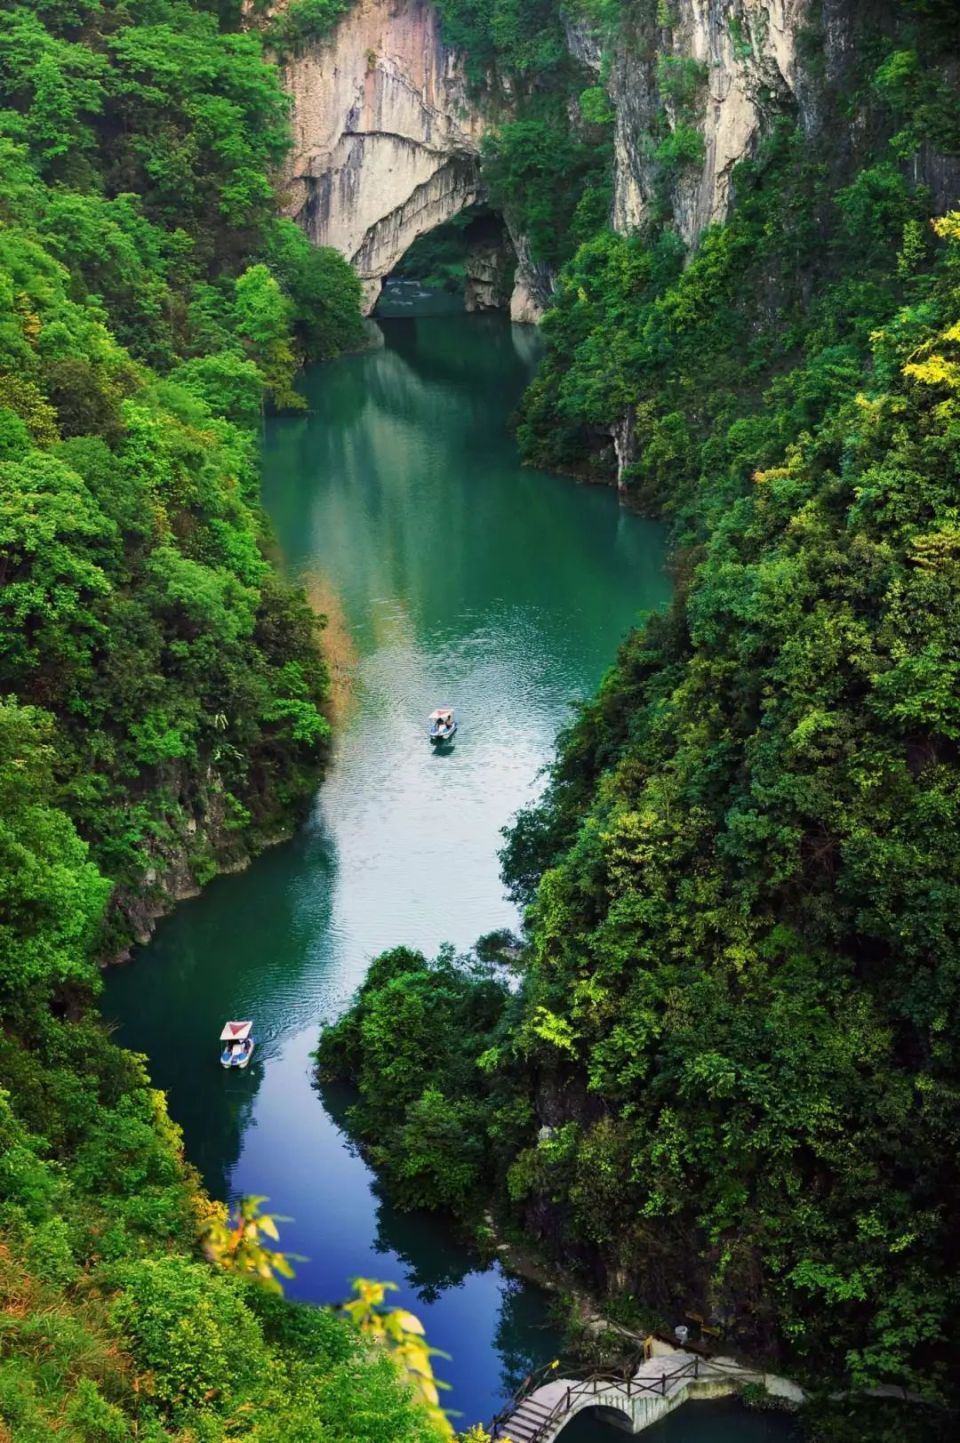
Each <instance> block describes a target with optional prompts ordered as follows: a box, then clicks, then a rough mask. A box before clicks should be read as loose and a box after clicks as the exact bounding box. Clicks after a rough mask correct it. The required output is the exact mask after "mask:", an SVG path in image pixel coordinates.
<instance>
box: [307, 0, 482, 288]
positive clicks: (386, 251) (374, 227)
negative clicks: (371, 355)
mask: <svg viewBox="0 0 960 1443" xmlns="http://www.w3.org/2000/svg"><path fill="white" fill-rule="evenodd" d="M284 79H285V84H286V88H287V90H288V92H289V94H290V96H291V97H292V100H293V115H292V124H293V135H294V148H293V152H292V154H291V157H290V161H289V163H288V167H287V176H286V181H287V189H288V193H289V202H288V210H289V213H290V214H291V215H292V216H293V217H294V218H295V219H296V220H297V221H298V223H299V224H300V225H301V226H302V227H303V229H304V230H305V231H306V233H307V235H309V236H310V238H311V240H313V241H314V242H315V243H316V244H317V245H330V246H334V247H335V248H336V249H337V250H339V251H340V252H341V253H342V254H343V255H345V256H347V257H348V259H349V260H350V261H351V262H352V264H353V265H354V266H355V267H356V269H357V271H358V273H359V275H360V277H361V279H362V281H363V284H364V289H365V294H366V309H367V310H368V311H369V310H371V309H372V308H373V305H374V304H375V302H376V299H377V296H378V295H379V293H380V288H381V284H382V282H383V279H384V277H385V276H386V275H388V274H389V272H390V271H391V270H392V269H393V267H394V266H395V265H396V263H397V261H398V260H399V259H400V257H401V256H402V255H403V253H404V252H405V251H406V250H407V249H408V247H409V246H410V245H411V244H412V242H413V241H414V240H415V239H416V238H417V236H419V235H422V234H423V233H424V232H426V231H429V230H432V229H433V228H434V227H436V226H438V225H442V224H443V222H444V221H447V220H450V219H451V218H452V217H453V216H455V215H457V214H458V213H459V212H460V211H461V210H463V209H464V208H465V207H466V206H469V205H472V204H473V203H474V202H475V201H476V200H477V199H478V198H479V196H480V166H479V140H480V136H481V134H482V133H483V119H482V117H481V115H480V114H479V112H478V110H477V109H476V108H475V106H474V105H473V104H472V103H471V101H470V99H469V98H468V95H467V88H466V84H465V80H464V75H463V69H462V66H461V63H460V61H459V59H458V57H457V56H456V55H455V54H454V53H453V52H452V51H450V50H448V49H447V47H446V46H445V45H444V44H443V42H442V40H441V38H440V32H439V20H438V17H437V13H436V11H435V10H434V8H433V6H432V5H431V4H430V3H429V0H401V3H399V4H396V3H391V0H359V3H358V4H357V5H356V6H354V8H353V9H351V10H350V11H349V12H348V13H347V15H346V16H345V17H344V19H343V20H342V21H341V23H340V24H339V25H338V27H337V29H336V31H335V32H334V34H333V36H332V37H331V39H330V40H329V41H327V42H324V43H319V44H316V45H313V46H311V47H309V48H308V49H307V50H306V51H305V53H304V54H302V55H299V56H294V57H292V58H291V59H290V60H289V61H288V62H287V64H286V66H285V72H284Z"/></svg>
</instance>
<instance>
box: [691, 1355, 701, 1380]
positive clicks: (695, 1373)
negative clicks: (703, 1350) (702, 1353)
mask: <svg viewBox="0 0 960 1443" xmlns="http://www.w3.org/2000/svg"><path fill="white" fill-rule="evenodd" d="M693 1376H694V1377H695V1378H699V1377H700V1359H699V1358H694V1360H693Z"/></svg>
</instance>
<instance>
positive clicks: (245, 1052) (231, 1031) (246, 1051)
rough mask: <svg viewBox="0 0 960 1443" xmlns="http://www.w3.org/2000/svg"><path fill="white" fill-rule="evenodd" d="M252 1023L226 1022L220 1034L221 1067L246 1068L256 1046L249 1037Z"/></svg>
mask: <svg viewBox="0 0 960 1443" xmlns="http://www.w3.org/2000/svg"><path fill="white" fill-rule="evenodd" d="M252 1027H253V1023H252V1022H226V1023H224V1027H223V1031H222V1032H221V1033H220V1041H221V1042H222V1043H223V1048H222V1050H221V1052H220V1066H221V1067H246V1066H247V1064H248V1062H249V1061H250V1059H251V1057H252V1056H253V1049H254V1047H255V1046H256V1043H255V1041H254V1039H253V1038H252V1037H251V1035H250V1030H251V1028H252Z"/></svg>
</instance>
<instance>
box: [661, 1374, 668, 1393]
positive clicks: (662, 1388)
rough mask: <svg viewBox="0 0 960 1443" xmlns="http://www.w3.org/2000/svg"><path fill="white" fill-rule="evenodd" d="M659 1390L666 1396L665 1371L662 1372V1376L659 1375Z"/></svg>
mask: <svg viewBox="0 0 960 1443" xmlns="http://www.w3.org/2000/svg"><path fill="white" fill-rule="evenodd" d="M660 1392H661V1393H662V1394H663V1396H664V1397H666V1396H667V1375H666V1373H664V1374H662V1376H661V1378H660Z"/></svg>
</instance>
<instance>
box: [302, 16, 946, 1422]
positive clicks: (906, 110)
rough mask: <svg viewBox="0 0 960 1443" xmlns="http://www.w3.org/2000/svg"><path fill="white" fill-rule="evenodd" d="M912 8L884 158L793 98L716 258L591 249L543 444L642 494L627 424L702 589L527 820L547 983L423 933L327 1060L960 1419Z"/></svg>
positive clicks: (399, 1130) (621, 1263)
mask: <svg viewBox="0 0 960 1443" xmlns="http://www.w3.org/2000/svg"><path fill="white" fill-rule="evenodd" d="M663 9H664V12H665V13H666V12H667V11H668V10H669V7H663ZM658 13H659V12H658ZM882 19H883V16H881V15H880V12H879V11H878V12H877V14H876V15H872V16H871V18H870V25H873V27H874V28H872V29H871V28H869V26H868V27H867V28H866V29H865V30H864V32H863V45H862V47H861V49H860V50H859V52H858V54H857V55H856V56H855V57H854V58H853V61H852V68H851V69H850V70H849V71H848V73H847V74H846V75H845V76H844V87H845V88H843V89H842V91H841V92H839V93H838V92H834V93H833V94H832V95H831V96H830V97H829V103H830V104H832V105H835V106H836V107H837V112H836V115H837V120H836V123H837V126H840V125H841V120H840V115H841V114H842V115H843V121H842V124H843V126H844V127H848V128H849V129H850V132H851V133H852V134H853V135H854V136H855V137H856V138H857V140H856V144H853V145H850V146H847V147H845V148H844V152H843V154H842V155H840V154H838V153H837V151H836V149H835V148H833V142H834V131H833V130H832V129H831V127H830V126H827V127H825V128H824V129H823V131H822V137H823V138H822V139H821V140H820V141H819V142H818V143H816V144H814V143H812V142H811V141H810V139H809V138H808V137H806V136H804V134H803V133H802V132H801V131H800V129H799V128H798V125H797V122H796V120H795V118H794V117H791V116H790V115H784V114H780V115H779V116H776V117H773V118H772V119H771V123H770V126H769V130H768V134H767V136H766V139H765V141H764V143H763V145H762V147H761V149H760V152H759V153H758V154H757V156H756V157H755V158H754V159H753V160H751V161H749V162H748V163H745V164H744V165H742V166H741V167H740V169H739V170H738V171H737V173H736V174H735V177H734V189H735V201H736V203H735V208H734V211H733V214H732V217H731V219H730V221H729V222H728V223H727V224H725V225H722V226H715V227H712V228H711V229H710V230H708V232H707V233H706V235H705V236H704V237H703V239H702V241H701V243H700V245H699V248H698V249H697V251H696V253H695V254H694V255H693V256H692V257H690V256H687V255H686V254H685V252H684V247H683V245H682V243H681V241H680V239H679V237H678V235H677V233H676V230H675V228H674V227H673V226H672V225H671V223H670V218H669V213H668V212H667V211H665V210H663V209H658V207H656V206H654V207H653V208H652V210H651V218H650V225H649V227H648V229H647V230H645V231H643V232H641V233H638V234H634V235H630V236H621V235H614V234H612V233H610V232H608V231H606V230H602V231H600V232H598V234H596V235H595V236H594V237H593V238H591V239H590V240H588V241H587V242H586V243H585V244H583V245H582V246H581V247H580V249H579V250H578V252H577V254H576V256H575V257H574V258H573V259H572V260H571V261H570V262H569V263H568V265H567V266H566V267H565V269H564V270H563V271H562V272H561V275H560V281H559V290H558V296H557V304H556V306H555V308H554V309H553V310H552V311H551V312H550V313H549V314H548V316H547V318H546V320H545V322H544V333H545V335H546V338H547V356H546V361H545V364H544V366H543V368H542V370H541V373H540V375H539V377H538V379H537V380H536V382H535V383H534V386H533V387H532V389H531V391H530V392H529V393H528V396H527V398H526V399H525V402H524V405H523V408H522V414H521V421H520V436H521V441H522V444H523V446H524V448H525V450H526V453H527V455H528V456H529V457H530V458H531V459H535V460H538V461H540V462H545V463H546V464H549V465H551V466H555V467H558V468H560V467H562V468H564V469H573V470H577V471H580V472H581V473H584V474H587V475H590V476H592V477H595V478H604V477H608V478H609V477H611V476H612V470H613V463H614V457H613V450H612V446H611V442H610V432H611V428H614V427H616V428H618V430H619V432H620V436H621V443H622V453H623V454H624V455H625V456H626V459H627V463H628V465H627V469H626V472H625V475H624V478H623V479H624V483H625V486H626V488H627V490H628V492H629V493H630V494H631V495H632V496H633V498H634V499H635V500H636V501H637V502H638V503H639V504H641V505H643V506H645V507H647V508H648V509H651V510H656V511H658V512H661V513H665V514H667V515H669V516H671V517H672V518H673V521H674V526H675V534H676V537H677V540H678V543H679V550H678V554H677V564H676V574H677V596H676V600H675V603H674V606H673V608H672V610H671V611H670V613H669V614H668V615H666V616H658V617H654V618H651V619H650V620H648V621H647V622H646V623H645V624H644V625H643V626H641V627H640V628H639V629H638V630H637V631H636V632H635V633H634V634H633V635H632V636H631V637H630V638H629V639H628V641H627V642H626V643H625V645H624V648H623V650H622V652H621V655H620V657H619V659H618V660H617V662H616V665H615V666H614V667H613V669H612V670H611V672H610V673H609V675H608V676H607V678H606V680H605V681H604V683H603V685H602V687H601V689H600V691H599V693H598V695H597V697H596V698H595V699H594V700H593V701H592V702H591V703H589V704H588V705H587V706H586V707H585V708H583V710H582V712H581V713H580V715H579V717H578V719H577V720H576V721H575V723H574V724H573V725H572V726H571V728H570V729H569V731H568V732H567V733H566V734H565V736H564V737H563V738H562V739H561V743H560V748H559V753H558V757H557V760H556V762H555V764H554V766H553V769H552V772H551V775H550V782H549V786H548V789H547V793H546V796H545V798H544V800H543V802H542V803H541V804H540V805H539V806H537V807H535V808H533V809H532V810H530V811H529V812H526V813H524V814H522V815H521V816H520V818H519V819H518V821H517V823H516V825H515V827H514V828H513V830H512V832H511V834H510V836H509V838H508V842H507V846H506V849H505V853H504V864H505V875H506V878H507V880H508V882H509V884H510V885H511V887H512V888H513V889H514V892H515V895H516V897H517V899H518V900H519V901H520V902H521V903H523V904H524V905H526V907H527V908H528V910H527V927H528V936H529V942H528V947H527V950H526V954H525V956H524V958H523V960H522V964H521V972H522V980H521V985H520V989H519V991H517V992H516V993H512V992H511V991H510V989H509V988H506V987H504V986H503V985H501V984H498V982H497V981H496V979H495V977H489V976H488V977H485V978H483V979H480V980H478V979H476V978H471V977H470V976H469V969H467V970H465V969H464V968H463V967H462V966H457V965H456V964H454V963H453V962H452V961H451V959H447V958H441V959H440V961H439V962H438V963H436V964H427V963H425V962H424V960H423V959H422V958H417V957H413V958H411V957H410V956H409V955H408V954H403V953H393V954H387V956H386V957H384V958H382V959H380V961H379V962H378V963H377V964H375V967H374V970H373V971H372V973H371V978H370V981H369V982H368V984H367V985H366V986H365V987H364V988H363V989H362V991H361V993H360V995H359V998H358V1002H357V1005H356V1007H355V1009H354V1011H353V1012H352V1013H351V1014H350V1015H349V1016H348V1018H346V1019H345V1020H344V1021H343V1022H342V1023H340V1024H339V1025H338V1026H337V1027H336V1028H335V1029H334V1030H333V1031H332V1032H331V1033H330V1034H328V1035H327V1036H326V1037H325V1038H324V1039H323V1040H322V1042H321V1049H320V1063H321V1067H322V1068H324V1069H327V1070H330V1071H333V1072H336V1073H338V1074H343V1075H346V1076H349V1077H351V1078H352V1079H353V1080H354V1081H355V1082H356V1083H357V1084H358V1086H359V1090H360V1100H359V1103H358V1106H357V1108H356V1110H355V1113H354V1119H355V1124H356V1126H357V1129H358V1131H359V1132H360V1134H361V1135H362V1136H364V1137H365V1138H366V1139H367V1140H368V1142H370V1144H371V1146H372V1149H373V1155H374V1156H375V1157H376V1159H377V1160H378V1161H379V1162H380V1163H382V1165H383V1166H384V1167H385V1168H386V1169H387V1172H388V1176H389V1177H390V1179H391V1180H392V1182H393V1184H394V1186H395V1188H396V1190H397V1195H398V1196H399V1197H400V1198H401V1200H405V1201H408V1202H417V1203H418V1204H427V1205H433V1206H445V1207H449V1206H453V1207H455V1208H456V1209H458V1210H459V1211H461V1212H463V1213H465V1214H467V1215H469V1214H471V1213H474V1212H475V1211H476V1209H477V1206H478V1201H477V1191H478V1190H479V1191H480V1192H481V1193H483V1194H484V1195H488V1194H489V1192H490V1186H489V1185H486V1186H485V1185H484V1183H483V1181H482V1180H483V1179H493V1180H494V1182H493V1191H494V1192H495V1193H496V1196H497V1198H498V1201H499V1205H500V1207H501V1209H502V1210H503V1213H504V1215H505V1216H506V1217H512V1218H513V1219H514V1220H516V1221H517V1222H519V1223H521V1224H522V1225H523V1226H524V1227H525V1228H526V1230H527V1232H528V1234H530V1235H531V1236H532V1237H534V1238H536V1239H537V1240H538V1242H539V1243H540V1244H541V1245H542V1246H543V1247H544V1248H545V1249H547V1250H548V1251H549V1252H551V1253H553V1254H554V1255H556V1256H557V1257H559V1258H562V1259H563V1260H564V1261H565V1262H567V1263H571V1262H572V1263H574V1264H575V1265H576V1266H578V1267H579V1268H580V1269H581V1271H582V1273H583V1274H584V1275H585V1276H586V1277H587V1278H588V1279H589V1280H590V1281H591V1282H592V1283H593V1284H594V1285H595V1286H596V1287H598V1288H599V1289H600V1290H603V1291H607V1292H608V1293H609V1294H611V1295H613V1296H615V1297H616V1298H617V1299H619V1301H620V1303H621V1305H623V1303H624V1300H625V1299H626V1300H627V1301H628V1302H630V1304H631V1305H632V1306H636V1307H638V1308H640V1309H643V1308H647V1309H651V1310H653V1311H654V1312H655V1313H659V1315H660V1316H661V1317H662V1319H663V1320H664V1321H667V1322H671V1323H672V1322H674V1321H676V1315H677V1312H678V1311H679V1312H680V1313H681V1314H682V1312H683V1311H684V1310H685V1309H686V1308H687V1307H690V1306H693V1307H694V1308H695V1309H696V1310H698V1311H701V1312H704V1313H710V1312H716V1313H717V1314H718V1316H720V1317H724V1318H730V1317H733V1316H735V1317H736V1320H737V1321H736V1325H735V1330H734V1336H735V1337H736V1338H738V1339H739V1341H740V1342H741V1343H742V1344H743V1345H745V1346H747V1347H750V1348H752V1349H756V1350H762V1351H766V1352H767V1353H771V1352H773V1353H777V1354H779V1356H780V1357H781V1358H783V1359H786V1360H788V1362H789V1365H790V1366H791V1367H792V1368H795V1369H801V1370H803V1371H805V1372H806V1373H807V1374H808V1375H810V1376H817V1375H819V1376H820V1377H822V1378H826V1377H829V1376H831V1375H832V1376H836V1374H837V1373H838V1372H840V1373H842V1374H844V1375H845V1376H846V1378H847V1379H848V1380H849V1381H850V1382H851V1383H852V1384H853V1385H855V1386H865V1385H870V1384H875V1383H879V1382H891V1381H896V1382H901V1383H908V1384H910V1385H911V1386H913V1387H916V1388H919V1389H921V1390H923V1391H925V1392H927V1393H928V1394H930V1395H931V1396H939V1397H941V1398H942V1397H950V1398H952V1399H954V1401H955V1400H956V1378H955V1375H953V1373H952V1370H951V1359H952V1358H953V1357H955V1347H954V1344H953V1340H952V1334H953V1331H954V1330H953V1324H952V1318H953V1315H954V1313H955V1310H956V1307H957V1304H958V1301H960V1267H958V1257H957V1249H956V1239H955V1236H954V1233H955V1228H954V1213H955V1200H956V1198H957V1195H958V1190H960V1174H958V1170H957V1137H958V1134H960V1112H958V1109H957V1095H958V1092H957V1089H958V1079H960V1056H958V1053H957V1047H956V1043H955V1038H956V1036H957V1029H958V1021H960V1018H958V1006H960V991H958V956H960V938H958V935H957V925H956V915H957V902H958V895H957V878H958V876H960V855H958V851H957V843H956V836H957V820H958V818H957V795H958V788H960V765H958V756H957V739H958V735H960V733H958V730H957V727H958V720H957V715H956V707H957V686H956V680H957V672H958V667H960V652H958V644H957V636H958V619H960V613H958V605H960V570H958V564H957V554H958V552H957V545H958V543H957V539H956V536H957V525H956V508H957V489H956V488H957V476H958V474H960V449H958V448H960V409H958V408H960V332H958V320H960V216H958V215H956V214H954V215H947V216H945V217H941V218H939V219H937V220H935V221H934V223H933V224H931V223H930V222H929V219H928V217H929V213H930V196H929V194H928V192H927V191H926V190H925V188H924V187H923V186H922V185H920V184H918V183H917V177H918V176H922V174H923V169H924V165H925V164H929V163H930V156H931V155H932V154H933V153H934V152H938V153H939V154H940V155H941V156H955V155H957V154H958V153H960V133H958V132H957V129H956V114H957V110H956V92H955V82H954V80H953V78H952V74H951V72H950V70H949V67H948V66H947V65H946V64H944V63H943V62H944V56H945V55H946V54H947V53H948V42H949V32H948V29H947V26H948V23H949V22H950V21H951V20H953V21H954V22H955V17H954V16H953V15H952V7H948V6H945V5H938V4H928V5H927V4H925V5H912V4H911V5H905V6H899V7H893V8H892V9H891V10H889V11H888V12H887V20H888V22H889V23H888V24H887V25H886V28H884V25H883V24H882V23H881V21H882ZM664 23H667V21H665V22H664ZM806 63H807V64H809V65H810V66H811V68H812V73H815V72H816V56H815V54H813V53H811V55H808V56H807V57H806ZM825 103H826V102H825ZM854 121H856V124H854ZM675 159H676V158H675V157H673V158H671V157H670V156H667V155H664V156H663V157H661V161H662V163H663V164H664V165H666V164H668V163H669V164H673V162H674V160H675ZM932 169H933V170H934V171H935V170H936V166H935V165H934V166H933V167H932ZM663 195H664V198H665V199H666V198H668V196H669V187H666V188H665V189H664V192H663ZM438 1014H440V1015H444V1016H449V1019H450V1026H451V1028H452V1027H454V1026H457V1027H462V1028H463V1031H464V1038H465V1040H464V1049H463V1051H462V1052H458V1053H456V1054H452V1053H451V1049H450V1047H449V1045H448V1042H447V1040H446V1029H445V1028H444V1027H431V1026H428V1025H426V1023H425V1022H423V1021H421V1022H420V1023H419V1024H418V1021H417V1019H418V1018H420V1019H425V1018H431V1019H433V1018H435V1017H436V1016H437V1015H438ZM397 1017H402V1018H403V1024H402V1026H401V1027H397V1026H394V1025H393V1024H392V1022H391V1019H393V1018H397ZM411 1037H415V1038H417V1039H418V1047H419V1049H420V1051H419V1055H418V1057H417V1061H416V1066H414V1065H413V1064H412V1059H411V1055H410V1054H409V1053H408V1052H407V1042H408V1040H409V1039H410V1038H411ZM470 1055H472V1058H473V1067H472V1069H471V1067H470V1066H469V1065H468V1064H469V1056H470ZM391 1058H392V1059H394V1060H393V1061H391ZM387 1127H389V1135H388V1133H387V1130H386V1129H387ZM648 1316H649V1314H648Z"/></svg>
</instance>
